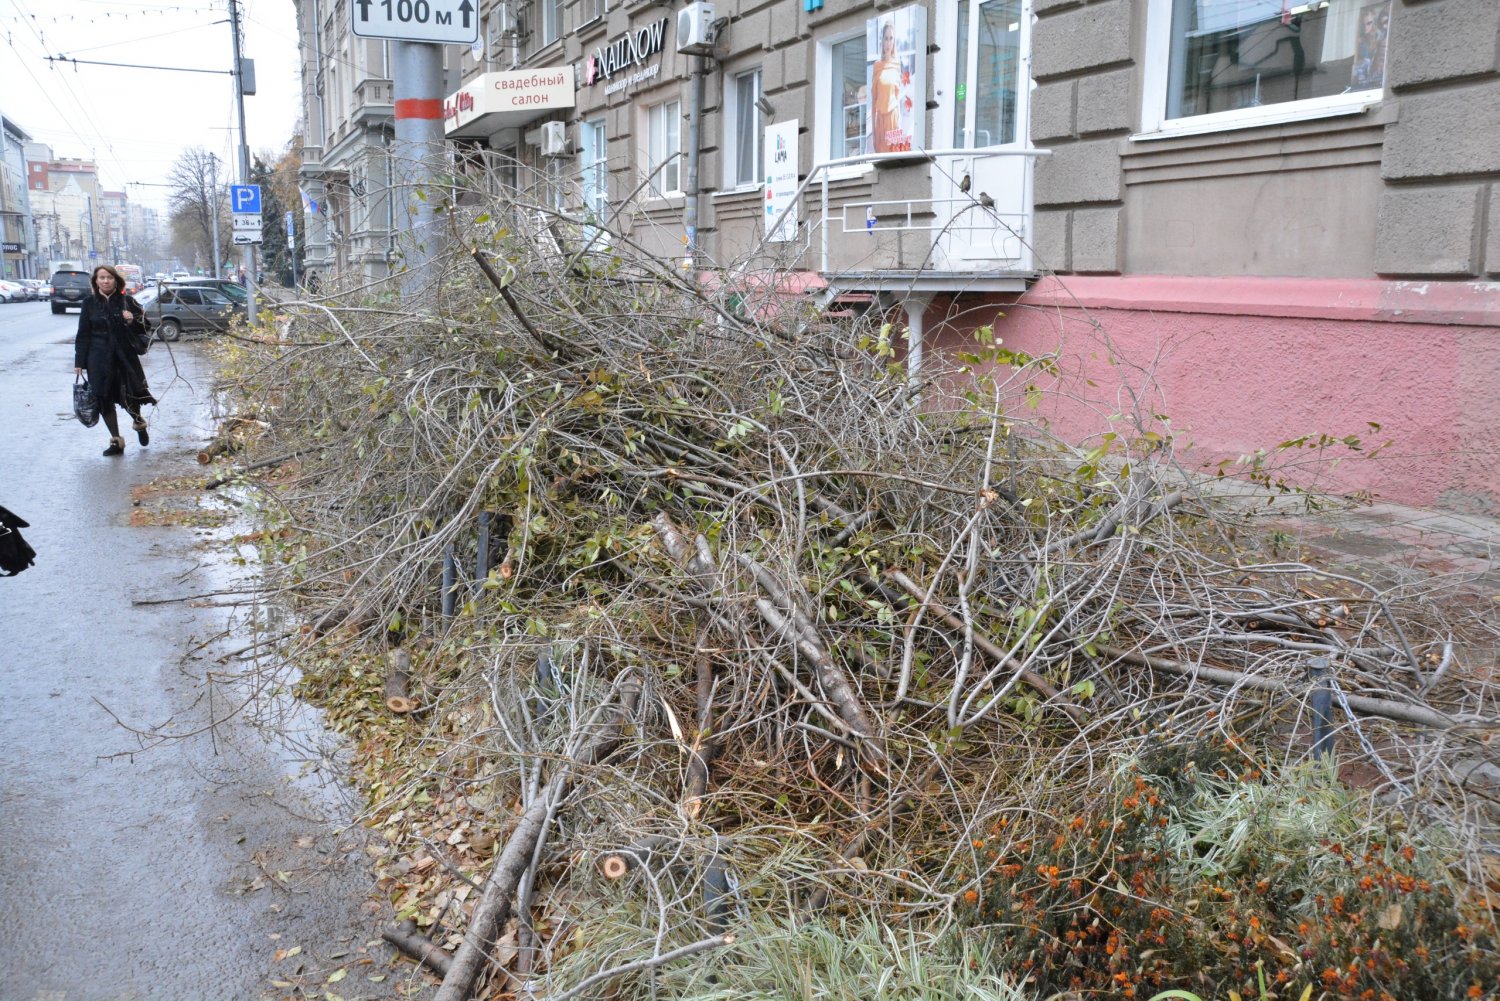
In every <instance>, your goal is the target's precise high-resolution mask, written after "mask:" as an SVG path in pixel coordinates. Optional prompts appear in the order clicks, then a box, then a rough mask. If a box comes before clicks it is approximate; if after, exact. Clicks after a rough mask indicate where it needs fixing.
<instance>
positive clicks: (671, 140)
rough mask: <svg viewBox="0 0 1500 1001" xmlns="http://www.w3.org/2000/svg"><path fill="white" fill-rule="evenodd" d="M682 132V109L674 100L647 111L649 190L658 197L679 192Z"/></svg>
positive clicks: (654, 106) (680, 185)
mask: <svg viewBox="0 0 1500 1001" xmlns="http://www.w3.org/2000/svg"><path fill="white" fill-rule="evenodd" d="M681 129H682V110H681V106H680V105H679V103H678V102H677V101H666V102H664V103H662V104H655V105H652V106H651V107H650V108H648V109H647V111H646V169H647V170H649V171H650V172H651V188H652V190H653V191H655V193H656V194H657V195H667V194H674V193H676V192H679V191H681V190H682V183H681V177H682V157H681V156H680V155H679V154H680V153H681V152H682V132H681ZM658 168H660V169H659V170H658Z"/></svg>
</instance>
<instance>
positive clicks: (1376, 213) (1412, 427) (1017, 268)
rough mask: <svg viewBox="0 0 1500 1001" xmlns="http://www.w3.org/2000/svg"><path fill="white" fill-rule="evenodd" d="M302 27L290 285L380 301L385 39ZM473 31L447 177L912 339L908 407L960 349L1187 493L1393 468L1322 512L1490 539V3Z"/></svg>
mask: <svg viewBox="0 0 1500 1001" xmlns="http://www.w3.org/2000/svg"><path fill="white" fill-rule="evenodd" d="M298 11H299V17H300V19H301V22H300V23H301V32H302V45H303V76H304V80H303V84H304V101H305V104H306V111H307V120H308V123H309V128H308V131H309V136H308V142H309V145H308V147H307V150H306V154H305V162H304V165H303V177H304V183H305V192H306V193H307V194H308V196H309V197H310V198H312V199H313V200H314V201H316V202H317V203H318V205H319V208H320V212H319V213H317V214H316V215H315V216H313V217H312V218H310V220H309V226H308V234H309V238H308V244H309V246H308V251H309V255H310V257H311V258H312V260H310V261H309V265H310V267H312V266H313V264H312V261H313V260H316V261H317V262H319V266H321V267H324V268H326V269H329V270H330V271H348V272H352V273H356V274H359V275H363V276H374V275H378V274H383V273H384V268H385V266H386V262H387V260H388V259H389V257H388V253H387V248H388V247H389V246H390V245H391V244H390V240H391V237H390V229H391V226H390V219H391V210H392V205H391V202H390V200H389V199H387V198H386V190H387V188H386V184H387V179H388V177H389V174H388V173H387V170H388V167H387V166H386V164H385V162H384V161H383V158H382V155H381V154H382V151H383V148H384V147H385V145H386V143H387V142H388V141H389V138H390V135H391V122H392V120H393V118H392V116H393V108H392V90H391V78H390V65H391V62H390V58H389V52H388V44H387V43H383V42H378V41H369V40H364V39H358V38H355V37H353V36H352V35H351V33H350V30H349V29H350V25H349V21H350V17H351V14H350V7H349V5H348V4H347V3H346V2H345V0H299V2H298ZM480 15H481V21H480V26H481V35H480V41H479V43H478V44H476V45H475V46H474V47H473V48H472V49H470V48H468V47H463V46H448V47H446V49H445V52H446V59H447V67H448V68H447V74H448V78H449V89H448V92H447V102H446V103H447V108H446V113H447V116H448V117H447V135H448V137H449V139H450V140H451V155H452V157H453V161H452V162H453V164H454V169H455V170H462V171H466V172H469V173H471V174H472V173H474V172H475V171H476V170H477V171H479V172H480V173H481V174H482V175H483V176H484V180H485V183H487V184H490V185H492V186H496V187H511V188H515V189H518V190H522V191H528V190H530V191H532V192H533V194H532V197H534V198H535V197H537V196H536V194H535V192H537V191H540V193H541V196H542V197H545V198H546V200H547V201H548V202H549V204H554V205H556V206H558V207H561V208H562V209H563V210H564V211H566V212H569V213H571V214H574V215H576V216H577V217H579V218H580V219H588V218H594V219H597V220H600V221H605V222H607V223H608V225H609V226H610V227H611V228H613V229H616V230H619V231H623V232H625V233H626V234H627V235H629V236H630V238H631V240H632V242H634V243H635V244H636V245H639V246H644V247H646V248H648V249H649V250H651V251H652V252H654V253H656V254H658V255H660V256H661V257H662V258H664V259H671V260H674V261H676V262H678V263H679V264H680V265H681V267H683V268H684V269H685V270H688V271H691V272H694V273H702V274H705V275H709V276H712V275H713V274H714V273H715V272H720V273H722V271H723V269H726V268H728V267H730V266H731V265H736V264H738V263H741V262H748V264H749V266H751V267H752V268H768V269H769V268H772V267H774V268H777V269H780V270H781V271H782V273H783V274H784V275H785V276H786V277H785V278H784V279H783V280H782V284H781V286H780V287H781V290H782V291H783V292H785V293H787V294H798V295H807V296H810V297H814V298H815V299H816V301H818V302H821V303H824V304H828V303H833V302H838V303H841V304H842V305H844V306H845V307H847V306H849V305H851V304H853V305H856V306H857V305H859V304H868V305H869V307H870V308H874V309H879V310H881V311H883V312H884V313H885V314H886V315H888V316H890V317H891V318H892V319H893V320H895V321H897V322H898V323H901V324H903V325H905V326H907V327H908V328H909V329H910V330H911V332H912V340H911V343H912V345H913V348H914V350H912V351H911V352H910V353H909V354H908V361H909V363H910V364H911V366H912V368H913V375H914V377H916V378H921V366H922V364H923V357H924V352H923V351H921V350H915V349H917V348H925V349H926V352H927V353H928V356H929V357H930V353H931V352H933V351H939V352H941V351H943V350H945V349H947V348H948V347H950V346H951V345H954V344H957V343H959V342H961V341H962V340H963V339H964V338H966V337H967V336H968V335H969V334H970V333H971V332H972V331H973V330H974V329H975V328H979V327H986V326H988V327H992V328H993V329H994V331H995V332H996V333H997V334H998V335H1000V336H1001V337H1003V338H1004V340H1005V343H1006V345H1007V346H1008V347H1012V348H1015V349H1018V350H1022V351H1027V352H1030V353H1032V354H1035V355H1049V354H1050V355H1055V357H1056V359H1057V366H1056V375H1055V376H1051V375H1048V376H1044V377H1040V378H1039V384H1040V385H1041V386H1042V388H1044V389H1047V390H1055V391H1056V392H1055V393H1053V394H1052V396H1051V397H1050V398H1049V400H1048V402H1047V403H1046V404H1045V405H1044V406H1043V408H1042V409H1041V411H1040V413H1042V414H1044V415H1045V416H1046V417H1048V419H1050V420H1051V421H1052V422H1053V425H1054V426H1055V427H1056V428H1058V429H1060V430H1062V431H1064V432H1065V433H1066V434H1067V435H1069V436H1070V437H1072V438H1074V439H1076V440H1090V439H1093V440H1097V436H1099V435H1101V434H1104V433H1107V432H1111V431H1113V432H1117V433H1118V434H1120V435H1122V436H1131V435H1140V434H1143V433H1144V429H1147V428H1149V430H1150V433H1152V434H1157V435H1163V434H1165V435H1167V436H1170V437H1172V438H1173V439H1174V440H1175V441H1176V442H1177V443H1178V444H1179V446H1180V447H1181V448H1182V454H1183V456H1184V457H1186V458H1187V459H1188V461H1189V463H1190V464H1192V465H1197V466H1201V467H1203V468H1212V464H1213V463H1215V462H1217V461H1220V460H1223V459H1230V460H1232V459H1234V458H1235V457H1238V456H1243V455H1247V454H1253V453H1255V452H1256V451H1257V450H1258V449H1263V448H1273V447H1274V446H1275V445H1276V444H1277V443H1279V442H1283V441H1287V440H1292V439H1296V438H1298V437H1299V436H1303V435H1311V436H1314V440H1316V436H1317V435H1319V434H1325V435H1332V436H1334V437H1340V436H1344V435H1355V434H1356V433H1359V435H1358V436H1359V437H1361V438H1362V439H1368V440H1374V439H1379V440H1384V439H1387V438H1389V439H1392V440H1394V441H1395V442H1396V444H1395V445H1393V446H1392V448H1391V449H1389V450H1387V451H1386V453H1385V454H1384V455H1383V456H1382V458H1381V460H1380V461H1379V462H1377V463H1358V462H1351V463H1348V464H1346V465H1344V466H1342V467H1341V468H1339V469H1337V470H1335V471H1334V473H1333V475H1332V476H1331V477H1330V478H1329V479H1328V480H1326V481H1325V482H1324V485H1326V486H1330V487H1333V488H1335V489H1339V490H1345V491H1360V490H1366V491H1369V492H1370V493H1372V494H1374V495H1377V496H1384V497H1388V498H1392V499H1395V500H1399V501H1403V502H1407V503H1417V504H1434V505H1442V506H1446V507H1450V508H1454V509H1463V510H1483V511H1490V512H1492V513H1493V512H1500V472H1497V470H1500V465H1497V464H1496V463H1494V462H1492V461H1489V460H1488V456H1491V455H1493V454H1496V452H1497V450H1500V44H1497V41H1496V39H1497V37H1500V3H1497V2H1495V0H1311V2H1299V0H917V2H913V3H899V2H898V3H888V2H883V3H872V2H869V0H727V2H718V3H715V4H686V5H684V4H682V3H676V4H662V3H658V2H640V0H624V2H621V0H520V2H517V0H505V2H498V0H484V2H483V3H482V4H481V7H480ZM694 136H696V140H697V141H696V145H694V144H693V143H692V138H693V137H694ZM1132 401H1134V402H1132ZM1126 404H1130V406H1127V405H1126ZM1132 409H1135V410H1138V411H1139V412H1138V414H1137V416H1138V418H1139V420H1140V421H1141V422H1143V423H1140V424H1132V422H1131V420H1130V419H1129V414H1128V413H1126V411H1130V410H1132ZM1164 419H1165V422H1164ZM1371 425H1378V428H1379V429H1378V430H1371V429H1370V426H1371ZM1189 442H1190V443H1191V444H1190V446H1189Z"/></svg>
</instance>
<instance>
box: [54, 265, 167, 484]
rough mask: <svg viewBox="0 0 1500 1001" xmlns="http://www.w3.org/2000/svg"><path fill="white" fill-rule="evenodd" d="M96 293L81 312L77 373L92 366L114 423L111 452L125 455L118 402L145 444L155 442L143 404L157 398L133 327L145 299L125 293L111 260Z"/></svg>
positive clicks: (103, 410)
mask: <svg viewBox="0 0 1500 1001" xmlns="http://www.w3.org/2000/svg"><path fill="white" fill-rule="evenodd" d="M93 286H94V294H93V295H91V296H89V297H88V298H87V299H85V300H84V301H83V309H82V310H81V311H80V312H79V314H78V336H77V337H76V338H74V340H73V374H74V375H80V374H82V373H83V370H84V369H88V373H89V385H90V386H92V387H93V389H94V396H95V397H97V398H98V400H99V416H100V417H103V418H104V426H105V427H106V428H108V429H109V447H108V448H106V449H105V450H104V454H105V455H124V454H125V439H124V438H123V437H121V435H120V421H119V417H118V415H116V413H115V407H116V406H121V407H124V408H125V412H126V413H127V414H129V415H130V419H131V422H132V423H131V426H132V427H133V428H134V429H135V435H136V437H137V438H139V439H140V442H141V444H142V445H147V444H150V442H151V436H150V435H149V434H148V433H147V432H146V419H145V418H144V417H142V416H141V407H143V406H145V405H146V404H148V403H151V404H155V403H156V398H155V397H153V396H152V395H151V390H150V388H149V387H148V386H147V385H146V372H145V370H144V369H142V368H141V359H140V357H139V356H137V355H136V353H135V349H134V348H132V347H131V345H130V328H131V327H134V326H135V325H136V324H139V323H141V322H142V320H143V319H144V317H143V315H142V313H141V306H140V303H138V302H136V301H135V300H134V299H133V298H131V297H130V296H128V295H126V294H125V282H124V280H123V279H122V278H121V277H120V273H119V272H118V271H116V270H115V269H114V268H112V267H110V266H109V265H108V264H101V265H100V266H99V267H97V268H95V269H94V277H93Z"/></svg>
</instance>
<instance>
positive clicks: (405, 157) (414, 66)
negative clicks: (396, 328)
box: [388, 41, 444, 302]
mask: <svg viewBox="0 0 1500 1001" xmlns="http://www.w3.org/2000/svg"><path fill="white" fill-rule="evenodd" d="M391 68H392V76H393V80H392V84H393V87H394V90H395V97H396V106H395V112H396V143H395V146H394V148H393V149H392V150H391V153H392V155H393V156H395V157H396V162H397V172H398V177H399V182H398V185H397V190H398V191H399V192H400V193H401V200H402V203H403V206H404V209H403V211H404V215H403V214H401V212H398V224H404V225H403V228H404V229H405V230H406V231H407V232H408V233H409V234H410V237H411V247H410V249H409V250H408V251H407V258H406V265H407V277H406V280H405V281H403V282H402V283H401V298H402V300H403V301H406V302H410V301H413V300H415V299H417V298H418V297H419V296H420V295H421V293H422V290H423V289H425V287H426V286H427V285H428V284H429V283H430V281H431V279H432V276H431V275H430V274H429V273H428V272H429V270H430V267H429V265H430V263H431V262H432V260H433V259H434V258H436V257H437V255H438V253H439V251H440V250H441V247H440V246H439V243H440V241H441V239H442V235H443V234H442V231H441V230H440V229H439V228H438V227H437V225H436V224H435V223H436V217H437V213H436V206H435V204H434V203H435V202H436V200H437V191H436V190H434V184H433V181H434V178H435V176H436V174H435V172H434V170H433V163H434V161H435V160H437V159H438V158H439V157H441V156H442V155H443V152H444V145H443V47H442V46H441V45H438V44H435V43H432V42H402V41H397V42H392V43H391ZM418 191H421V192H422V195H423V197H418V196H417V192H418ZM395 193H396V192H392V193H391V196H394V195H395ZM388 197H389V196H388Z"/></svg>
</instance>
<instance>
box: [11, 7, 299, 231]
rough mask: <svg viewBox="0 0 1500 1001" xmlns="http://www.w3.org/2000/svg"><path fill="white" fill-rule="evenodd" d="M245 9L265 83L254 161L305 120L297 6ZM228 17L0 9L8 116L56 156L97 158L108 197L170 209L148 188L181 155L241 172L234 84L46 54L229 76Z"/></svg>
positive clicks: (171, 10) (251, 132)
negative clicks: (198, 151) (198, 150)
mask: <svg viewBox="0 0 1500 1001" xmlns="http://www.w3.org/2000/svg"><path fill="white" fill-rule="evenodd" d="M240 12H241V17H242V19H243V24H244V33H245V51H244V55H246V56H248V57H249V58H251V59H254V60H255V76H256V83H257V92H256V95H255V96H254V97H247V98H245V122H246V129H247V132H248V137H249V146H250V152H251V155H252V156H253V155H254V154H256V153H258V152H260V151H262V150H265V149H271V150H274V151H276V152H277V153H279V152H280V151H281V150H282V149H283V148H284V147H285V146H286V142H287V140H288V139H290V138H291V136H292V133H293V132H294V131H295V130H296V128H297V123H298V121H299V119H300V117H301V107H300V101H301V97H300V93H301V91H300V87H299V84H298V80H297V74H298V63H297V20H296V12H295V10H294V9H293V6H292V0H241V4H240ZM228 18H229V6H228V0H182V2H180V3H164V2H159V0H142V2H139V3H137V2H128V0H0V43H3V48H0V110H3V111H4V113H5V115H6V116H7V117H9V118H10V119H12V120H13V121H15V122H16V123H17V124H18V125H20V126H21V128H23V129H25V130H26V131H27V132H28V133H30V134H31V136H32V138H33V139H36V140H38V141H40V142H45V143H47V144H48V145H50V146H51V147H52V149H53V152H54V153H55V154H56V155H57V156H67V157H80V158H92V159H94V160H95V161H96V162H97V163H98V164H99V172H100V174H101V175H102V181H103V184H104V186H105V188H106V189H108V190H111V191H120V190H123V191H126V192H127V193H128V194H129V195H130V197H131V199H133V200H139V201H142V202H145V203H147V204H153V205H157V206H159V207H164V206H165V195H166V190H165V189H164V188H159V187H150V186H147V185H148V184H161V183H162V182H164V181H165V180H166V176H167V173H168V171H170V170H171V167H172V164H173V162H175V161H176V159H177V157H178V156H179V155H180V154H181V152H182V151H183V150H184V149H186V148H188V147H191V146H202V147H203V148H204V149H206V150H208V151H210V152H213V153H217V154H218V155H219V157H220V158H221V159H222V160H223V161H224V162H225V163H226V164H228V165H229V166H228V169H229V170H230V171H231V172H232V171H235V170H236V169H237V167H236V164H237V163H238V159H237V157H238V145H239V136H238V132H237V131H232V130H235V129H237V127H238V118H237V115H236V111H235V101H234V86H233V78H232V77H229V76H224V75H209V74H205V73H175V72H164V71H161V70H146V69H123V68H115V67H109V66H90V65H83V64H79V65H78V66H77V67H76V68H74V67H73V66H72V65H68V66H66V67H65V66H62V65H60V64H58V63H49V62H47V60H46V58H45V57H46V56H49V55H52V56H56V55H65V56H70V57H73V58H76V59H79V60H84V59H91V60H97V61H100V62H116V63H138V64H143V65H149V66H172V67H179V68H184V69H214V70H227V69H229V68H230V66H231V65H232V63H233V48H232V46H233V42H232V40H231V37H230V31H229V21H228ZM231 180H238V178H237V177H232V178H227V179H226V183H227V182H228V181H231ZM132 182H134V183H132Z"/></svg>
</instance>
